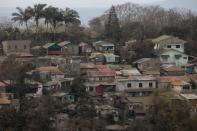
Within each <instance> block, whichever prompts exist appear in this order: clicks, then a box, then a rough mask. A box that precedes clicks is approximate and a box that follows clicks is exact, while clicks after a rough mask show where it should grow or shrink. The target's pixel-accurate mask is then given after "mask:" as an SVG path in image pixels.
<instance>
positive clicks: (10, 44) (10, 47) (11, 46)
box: [2, 40, 31, 55]
mask: <svg viewBox="0 0 197 131" xmlns="http://www.w3.org/2000/svg"><path fill="white" fill-rule="evenodd" d="M30 43H31V41H29V40H12V41H3V42H2V44H3V51H4V54H5V55H8V54H9V53H15V52H21V53H30Z"/></svg>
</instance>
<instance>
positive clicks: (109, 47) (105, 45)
mask: <svg viewBox="0 0 197 131" xmlns="http://www.w3.org/2000/svg"><path fill="white" fill-rule="evenodd" d="M93 46H94V47H95V49H96V51H99V52H102V53H114V51H115V45H114V44H113V43H111V42H107V41H97V42H94V43H93Z"/></svg>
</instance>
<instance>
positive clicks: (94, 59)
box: [89, 52, 105, 65]
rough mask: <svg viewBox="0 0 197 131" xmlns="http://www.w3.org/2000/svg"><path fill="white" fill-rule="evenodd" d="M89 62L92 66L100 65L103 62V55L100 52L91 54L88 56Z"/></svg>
mask: <svg viewBox="0 0 197 131" xmlns="http://www.w3.org/2000/svg"><path fill="white" fill-rule="evenodd" d="M89 60H90V62H91V63H93V64H97V65H102V64H103V63H104V61H105V58H104V56H103V53H101V52H93V53H91V54H90V56H89Z"/></svg>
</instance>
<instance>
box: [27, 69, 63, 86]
mask: <svg viewBox="0 0 197 131" xmlns="http://www.w3.org/2000/svg"><path fill="white" fill-rule="evenodd" d="M30 74H31V77H32V79H33V80H38V81H41V82H46V81H51V80H55V79H60V78H64V73H63V72H62V71H61V70H60V69H59V68H58V67H55V66H46V67H38V68H36V69H34V70H32V71H31V72H30Z"/></svg>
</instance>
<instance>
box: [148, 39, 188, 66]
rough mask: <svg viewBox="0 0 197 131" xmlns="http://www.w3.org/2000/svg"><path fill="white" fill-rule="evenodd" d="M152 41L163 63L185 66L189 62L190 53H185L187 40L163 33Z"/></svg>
mask: <svg viewBox="0 0 197 131" xmlns="http://www.w3.org/2000/svg"><path fill="white" fill-rule="evenodd" d="M152 41H153V43H154V44H155V46H154V49H155V51H156V53H157V55H158V57H159V59H160V61H161V64H164V65H165V64H171V65H176V66H183V65H185V64H187V63H188V55H186V54H185V53H184V45H185V43H186V41H184V40H181V39H179V38H177V37H173V36H168V35H162V36H160V37H158V38H155V39H153V40H152Z"/></svg>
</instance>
